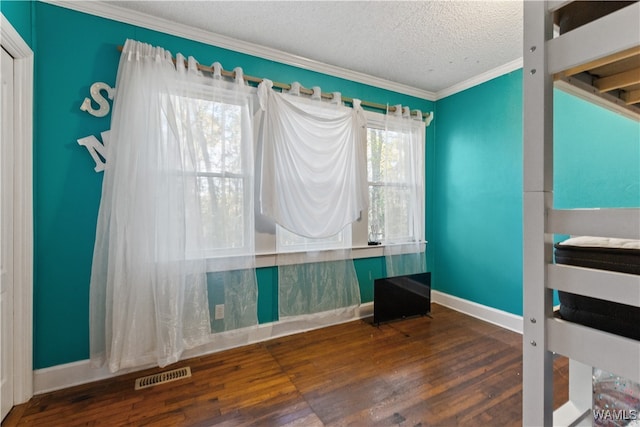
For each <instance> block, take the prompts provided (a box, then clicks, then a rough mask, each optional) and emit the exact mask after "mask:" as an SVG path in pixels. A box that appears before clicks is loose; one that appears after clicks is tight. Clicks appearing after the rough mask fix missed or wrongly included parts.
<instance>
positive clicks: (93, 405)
mask: <svg viewBox="0 0 640 427" xmlns="http://www.w3.org/2000/svg"><path fill="white" fill-rule="evenodd" d="M432 310H433V318H429V317H418V318H411V319H405V320H402V321H398V322H392V323H387V324H383V325H381V326H380V327H376V326H373V325H372V324H371V319H365V320H362V321H354V322H349V323H345V324H342V325H337V326H332V327H328V328H324V329H319V330H316V331H311V332H306V333H302V334H297V335H293V336H288V337H283V338H278V339H274V340H271V341H268V342H264V343H260V344H254V345H249V346H246V347H242V348H237V349H233V350H228V351H224V352H220V353H216V354H212V355H209V356H203V357H199V358H195V359H190V360H186V361H183V362H180V363H177V364H175V365H172V366H171V367H168V368H166V369H172V368H176V367H181V366H190V367H191V370H192V377H191V378H187V379H182V380H178V381H175V382H171V383H167V384H161V385H157V386H155V387H151V388H148V389H143V390H139V391H134V382H135V378H137V377H140V376H143V375H148V374H150V373H154V372H158V371H159V370H148V371H143V372H137V373H134V374H129V375H124V376H120V377H117V378H114V379H109V380H105V381H100V382H95V383H92V384H86V385H82V386H77V387H73V388H69V389H65V390H60V391H56V392H52V393H47V394H42V395H38V396H35V397H33V398H32V399H31V400H30V401H29V402H27V403H25V404H23V405H19V406H17V407H15V408H14V409H13V410H12V411H11V413H10V414H9V415H8V417H7V418H6V419H5V421H4V422H3V423H2V426H3V427H5V426H23V425H33V426H93V425H107V426H123V425H134V426H236V425H243V426H245V425H246V426H304V427H308V426H396V425H397V426H423V427H425V426H456V425H460V426H463V425H464V426H512V425H513V426H518V425H521V418H522V349H521V346H522V337H521V336H520V335H519V334H516V333H513V332H510V331H507V330H504V329H502V328H499V327H497V326H494V325H491V324H488V323H485V322H482V321H480V320H477V319H474V318H472V317H469V316H466V315H463V314H461V313H458V312H456V311H453V310H450V309H447V308H445V307H442V306H439V305H437V304H433V305H432ZM554 369H555V373H554V378H555V381H556V384H555V386H554V387H555V388H554V391H555V399H554V400H555V406H556V407H558V406H560V404H562V403H564V402H565V401H566V400H567V393H568V387H567V380H568V362H567V360H566V359H565V358H563V357H558V358H557V359H556V360H555V362H554Z"/></svg>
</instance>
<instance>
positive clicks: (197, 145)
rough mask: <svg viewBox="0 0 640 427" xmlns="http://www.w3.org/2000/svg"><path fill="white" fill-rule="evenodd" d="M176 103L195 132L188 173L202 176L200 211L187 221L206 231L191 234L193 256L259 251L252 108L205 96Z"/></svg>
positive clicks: (186, 156) (198, 196)
mask: <svg viewBox="0 0 640 427" xmlns="http://www.w3.org/2000/svg"><path fill="white" fill-rule="evenodd" d="M175 105H177V106H178V109H179V110H180V113H181V114H182V115H183V117H184V123H190V124H191V126H190V127H183V128H181V132H182V133H190V135H189V136H188V137H187V138H186V140H188V141H193V142H192V144H191V145H188V146H187V149H186V151H187V152H185V153H183V156H182V158H183V162H187V163H189V162H191V163H192V164H190V165H189V166H190V167H188V168H187V169H188V170H193V173H194V174H195V176H196V184H195V187H196V188H195V189H194V194H193V203H194V209H195V210H196V213H195V214H194V215H193V216H192V217H191V218H190V217H189V210H187V222H189V221H194V220H196V221H197V220H199V221H200V222H201V227H190V228H189V229H188V230H187V252H189V253H190V255H191V257H193V258H201V257H207V258H215V257H229V256H233V255H244V254H251V253H253V251H254V248H253V241H254V219H253V215H254V213H253V182H252V181H253V173H252V172H253V171H252V169H253V162H252V158H253V153H252V150H253V144H252V142H251V141H252V139H251V138H252V132H251V131H250V129H251V127H250V117H249V114H248V111H249V109H248V108H247V107H246V105H242V104H240V103H237V102H233V101H230V102H224V100H223V101H219V100H216V101H213V100H211V99H210V98H204V97H193V98H180V99H179V100H178V101H177V102H176V103H175ZM185 116H188V117H185ZM183 136H184V135H183ZM185 159H188V160H185ZM196 233H197V235H196Z"/></svg>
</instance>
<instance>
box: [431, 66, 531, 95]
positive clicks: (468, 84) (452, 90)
mask: <svg viewBox="0 0 640 427" xmlns="http://www.w3.org/2000/svg"><path fill="white" fill-rule="evenodd" d="M522 64H523V61H522V58H518V59H516V60H514V61H511V62H508V63H506V64H504V65H501V66H499V67H496V68H494V69H493V70H489V71H487V72H486V73H482V74H478V75H477V76H475V77H472V78H470V79H468V80H465V81H463V82H460V83H458V84H455V85H453V86H451V87H448V88H446V89H442V90H439V91H438V92H436V100H440V99H442V98H446V97H447V96H451V95H454V94H456V93H458V92H462V91H463V90H467V89H469V88H472V87H474V86H477V85H479V84H482V83H485V82H488V81H489V80H491V79H495V78H496V77H500V76H502V75H504V74H507V73H510V72H512V71H515V70H518V69H520V68H522Z"/></svg>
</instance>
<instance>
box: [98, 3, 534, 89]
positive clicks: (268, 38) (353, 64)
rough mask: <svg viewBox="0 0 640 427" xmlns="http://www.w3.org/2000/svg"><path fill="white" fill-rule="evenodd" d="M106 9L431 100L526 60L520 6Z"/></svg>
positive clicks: (152, 5) (153, 5)
mask: <svg viewBox="0 0 640 427" xmlns="http://www.w3.org/2000/svg"><path fill="white" fill-rule="evenodd" d="M106 3H111V4H116V5H117V6H119V7H121V8H126V9H131V10H135V11H137V12H142V13H145V14H149V15H152V16H155V17H160V18H163V19H166V20H169V21H173V22H178V23H181V24H186V25H188V26H190V27H193V28H196V29H199V30H205V31H208V32H211V33H215V34H219V35H223V36H227V37H231V38H233V39H237V40H241V41H244V42H249V43H253V44H256V45H259V46H264V47H268V48H272V49H277V50H279V51H283V52H286V53H289V54H293V55H296V56H299V57H303V58H307V59H311V60H313V61H317V62H321V63H324V64H329V65H332V66H337V67H341V68H344V69H347V70H352V71H356V72H360V73H364V74H368V75H371V76H374V77H377V78H381V79H385V80H389V81H392V82H396V83H401V84H404V85H407V86H410V87H413V88H417V89H420V90H423V91H428V92H432V93H437V92H439V91H442V90H445V89H448V88H451V87H453V86H455V85H458V84H459V83H461V82H464V81H466V80H469V79H471V78H473V77H475V76H478V75H481V74H483V73H486V72H489V71H491V70H493V69H495V68H498V67H501V66H504V65H505V64H507V63H510V62H513V61H516V60H517V59H518V58H520V57H521V56H522V1H520V0H512V1H108V2H106ZM183 53H185V54H188V52H183ZM223 65H226V64H223ZM229 66H230V67H234V66H236V64H229Z"/></svg>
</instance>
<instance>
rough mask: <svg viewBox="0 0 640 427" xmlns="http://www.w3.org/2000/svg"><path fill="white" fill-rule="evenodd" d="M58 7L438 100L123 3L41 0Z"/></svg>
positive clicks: (417, 96) (371, 77)
mask: <svg viewBox="0 0 640 427" xmlns="http://www.w3.org/2000/svg"><path fill="white" fill-rule="evenodd" d="M41 1H42V2H44V3H48V4H51V5H55V6H60V7H64V8H66V9H71V10H74V11H76V12H82V13H86V14H89V15H94V16H99V17H101V18H106V19H111V20H114V21H118V22H123V23H126V24H131V25H135V26H138V27H143V28H147V29H149V30H154V31H159V32H162V33H166V34H171V35H174V36H178V37H183V38H186V39H189V40H194V41H198V42H202V43H206V44H209V45H214V46H217V47H220V48H224V49H229V50H233V51H236V52H240V53H244V54H247V55H252V56H256V57H259V58H263V59H268V60H271V61H276V62H280V63H283V64H286V65H292V66H294V67H298V68H302V69H305V70H310V71H315V72H319V73H323V74H328V75H332V76H335V77H339V78H343V79H347V80H351V81H355V82H358V83H364V84H367V85H370V86H374V87H378V88H382V89H387V90H390V91H393V92H398V93H402V94H405V95H410V96H414V97H416V98H421V99H426V100H428V101H435V100H436V94H435V93H433V92H430V91H427V90H423V89H418V88H415V87H412V86H408V85H404V84H402V83H397V82H393V81H390V80H386V79H382V78H379V77H374V76H371V75H369V74H365V73H360V72H358V71H352V70H348V69H346V68H342V67H337V66H335V65H330V64H325V63H323V62H319V61H315V60H313V59H309V58H305V57H303V56H298V55H293V54H290V53H287V52H284V51H281V50H278V49H273V48H270V47H267V46H261V45H258V44H254V43H248V42H244V41H241V40H237V39H234V38H231V37H227V36H223V35H221V34H216V33H212V32H209V31H204V30H200V29H197V28H193V27H189V26H187V25H184V24H179V23H176V22H172V21H169V20H166V19H162V18H156V17H152V16H150V15H147V14H144V13H140V12H137V11H133V10H129V9H125V8H123V7H120V6H116V5H112V4H107V3H102V2H100V1H69V0H41Z"/></svg>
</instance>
